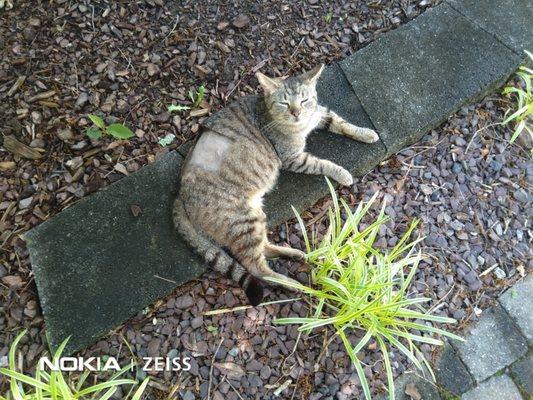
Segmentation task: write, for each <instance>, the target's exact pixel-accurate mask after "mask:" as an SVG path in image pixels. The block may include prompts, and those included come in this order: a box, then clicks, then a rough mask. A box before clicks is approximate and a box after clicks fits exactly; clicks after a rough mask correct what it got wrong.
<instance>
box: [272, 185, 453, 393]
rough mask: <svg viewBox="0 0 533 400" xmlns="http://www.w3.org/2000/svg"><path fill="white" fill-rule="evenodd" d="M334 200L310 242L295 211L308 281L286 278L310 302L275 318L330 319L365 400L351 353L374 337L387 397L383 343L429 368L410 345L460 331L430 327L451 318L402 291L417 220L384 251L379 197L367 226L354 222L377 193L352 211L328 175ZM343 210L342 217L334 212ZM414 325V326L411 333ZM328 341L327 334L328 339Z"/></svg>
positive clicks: (303, 323) (310, 324)
mask: <svg viewBox="0 0 533 400" xmlns="http://www.w3.org/2000/svg"><path fill="white" fill-rule="evenodd" d="M328 185H329V188H330V191H331V196H332V198H333V206H332V207H330V209H329V210H328V213H329V228H328V231H327V233H326V234H325V235H324V237H323V238H322V240H321V241H320V243H317V240H316V235H315V234H313V238H312V240H311V241H310V240H309V237H308V235H307V232H306V231H305V225H304V223H303V221H302V219H301V217H300V216H299V215H298V213H297V212H296V210H294V211H295V213H296V217H297V219H298V222H299V223H300V226H301V227H302V233H303V236H304V240H305V244H306V247H307V261H308V263H309V264H311V265H312V266H313V269H312V271H311V283H312V287H308V286H305V285H302V284H298V283H294V284H293V283H291V284H287V283H285V282H284V281H281V280H277V279H271V278H269V279H268V280H272V281H274V282H276V283H279V284H285V285H288V286H290V287H292V288H293V289H297V290H299V291H301V292H303V293H304V294H306V295H308V296H309V300H310V303H311V304H312V312H311V316H309V317H308V318H300V317H297V318H281V319H277V320H276V321H275V322H276V323H278V324H284V325H286V324H298V325H300V327H299V330H300V331H302V332H305V333H309V332H310V331H311V330H313V329H316V328H320V327H325V326H330V327H332V328H333V329H334V330H335V335H334V336H333V337H332V338H331V339H333V338H334V337H336V336H337V335H338V336H340V338H341V340H342V342H343V343H344V346H345V348H346V351H347V353H348V355H349V357H350V359H351V361H352V362H353V364H354V366H355V369H356V370H357V374H358V376H359V379H360V381H361V385H362V388H363V392H364V394H365V397H366V399H368V400H370V398H371V397H370V389H369V385H368V381H367V378H366V377H365V374H364V371H363V365H362V362H361V361H360V360H359V358H358V357H357V353H358V352H359V351H360V350H361V349H363V348H364V347H365V346H366V345H368V344H370V343H371V341H372V340H373V341H374V342H375V344H376V345H377V346H378V347H379V350H380V351H381V353H382V355H383V362H384V365H385V370H386V374H387V380H388V390H389V399H394V398H395V396H394V381H393V373H392V367H391V362H390V355H389V352H390V349H391V348H393V347H394V348H396V349H398V350H399V351H401V352H402V353H403V354H405V355H406V356H407V357H408V358H409V360H411V361H412V362H413V364H414V365H416V366H417V368H419V369H420V370H422V371H424V368H423V366H424V365H425V367H426V368H427V370H428V371H429V372H430V374H431V375H432V377H433V379H435V378H434V375H433V372H432V370H431V367H430V365H429V363H428V361H427V360H426V359H425V358H424V356H423V354H422V352H421V351H420V350H419V348H418V347H417V343H428V344H430V345H442V344H443V342H442V341H441V340H439V339H438V338H435V337H434V336H435V335H443V336H448V337H450V338H454V339H458V340H461V338H460V337H458V336H456V335H454V334H452V333H448V332H446V331H444V330H442V329H439V328H436V327H435V326H433V325H434V324H435V323H455V322H456V321H455V320H454V319H451V318H444V317H439V316H436V315H431V314H429V313H428V312H426V311H425V310H424V309H423V308H422V306H421V303H424V302H427V301H429V300H430V299H429V298H425V297H414V298H413V297H412V296H411V295H410V293H409V291H408V289H409V286H410V284H411V281H412V280H413V277H414V275H415V272H416V269H417V266H418V264H419V262H420V260H421V259H422V255H421V253H420V252H415V251H414V246H415V245H416V244H417V243H418V242H420V241H421V240H422V238H418V239H416V240H413V241H409V238H410V236H411V234H412V232H413V230H414V229H415V228H416V226H417V224H418V221H413V222H412V223H411V224H410V226H409V228H408V229H407V232H405V234H404V235H403V237H402V238H401V239H400V240H399V241H398V243H397V244H396V246H394V248H392V249H391V250H389V251H387V252H384V251H380V250H378V249H376V248H374V242H375V240H376V237H377V235H378V232H379V229H380V227H381V226H382V225H383V224H385V222H386V221H387V220H388V218H387V217H386V216H385V204H383V207H382V208H381V212H380V213H379V215H378V217H377V219H376V220H375V221H374V222H373V223H372V224H370V225H369V226H367V227H365V228H363V229H361V230H360V229H359V226H360V223H361V220H362V219H363V217H365V215H367V213H368V211H369V209H370V207H371V206H372V204H373V203H374V202H375V200H376V196H377V194H376V195H374V196H373V197H372V199H371V200H370V201H369V202H367V203H366V204H364V203H361V204H359V206H358V207H357V208H356V209H355V211H352V210H351V209H350V207H349V206H348V204H347V203H346V202H345V201H344V200H342V199H341V200H340V201H339V199H338V198H337V195H336V193H335V190H334V188H333V186H332V185H331V183H330V182H329V180H328ZM342 213H344V214H345V217H346V218H345V221H344V222H343V220H342V218H341V214H342ZM412 330H416V331H418V332H419V333H418V334H415V333H411V331H412ZM356 332H359V333H360V335H359V336H361V335H362V339H360V340H359V341H358V343H352V342H351V341H350V340H349V336H350V334H351V333H356ZM330 342H331V340H330Z"/></svg>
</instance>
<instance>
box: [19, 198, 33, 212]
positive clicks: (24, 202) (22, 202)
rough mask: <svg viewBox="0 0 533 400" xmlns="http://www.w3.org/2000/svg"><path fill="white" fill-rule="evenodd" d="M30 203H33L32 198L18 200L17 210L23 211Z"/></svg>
mask: <svg viewBox="0 0 533 400" xmlns="http://www.w3.org/2000/svg"><path fill="white" fill-rule="evenodd" d="M32 201H33V196H31V197H27V198H25V199H22V200H20V201H19V209H21V210H24V209H25V208H28V207H29V206H30V204H31V202H32Z"/></svg>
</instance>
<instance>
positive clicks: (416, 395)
mask: <svg viewBox="0 0 533 400" xmlns="http://www.w3.org/2000/svg"><path fill="white" fill-rule="evenodd" d="M405 394H406V395H407V396H410V397H411V399H413V400H422V396H421V395H420V392H419V391H418V389H417V388H416V386H415V384H414V383H408V384H407V385H405Z"/></svg>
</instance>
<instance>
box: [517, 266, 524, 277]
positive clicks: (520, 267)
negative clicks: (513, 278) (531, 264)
mask: <svg viewBox="0 0 533 400" xmlns="http://www.w3.org/2000/svg"><path fill="white" fill-rule="evenodd" d="M516 270H517V271H518V273H519V274H520V276H521V277H522V278H523V277H524V276H526V270H525V268H524V266H523V265H522V264H520V265H519V266H518V267H516Z"/></svg>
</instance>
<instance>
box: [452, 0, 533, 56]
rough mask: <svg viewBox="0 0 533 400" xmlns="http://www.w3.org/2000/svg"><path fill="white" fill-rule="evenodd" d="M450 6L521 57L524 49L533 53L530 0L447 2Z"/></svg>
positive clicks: (532, 10)
mask: <svg viewBox="0 0 533 400" xmlns="http://www.w3.org/2000/svg"><path fill="white" fill-rule="evenodd" d="M448 3H449V4H450V5H451V6H452V7H453V8H454V9H455V10H457V11H459V12H460V13H461V14H463V15H464V16H466V17H467V18H468V19H469V20H470V21H472V22H474V23H476V24H478V25H479V26H481V27H482V28H483V29H485V30H486V31H487V32H490V33H492V34H494V35H496V36H497V37H498V38H499V39H501V41H502V42H503V43H505V44H506V45H508V46H510V47H512V48H513V49H514V50H515V51H517V52H518V53H520V54H521V55H523V56H525V54H524V53H523V51H524V50H529V51H532V50H533V2H532V1H531V0H498V1H494V0H448Z"/></svg>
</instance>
